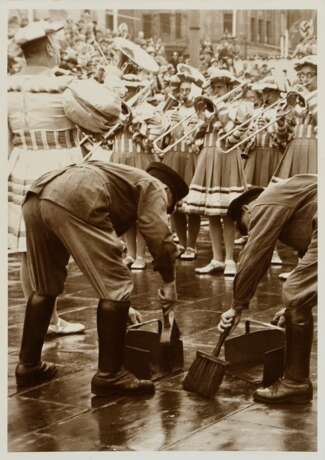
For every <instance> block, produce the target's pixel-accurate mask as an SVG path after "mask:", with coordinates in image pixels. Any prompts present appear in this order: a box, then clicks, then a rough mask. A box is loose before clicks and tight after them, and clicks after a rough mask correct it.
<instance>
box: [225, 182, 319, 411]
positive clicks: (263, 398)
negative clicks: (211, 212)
mask: <svg viewBox="0 0 325 460" xmlns="http://www.w3.org/2000/svg"><path fill="white" fill-rule="evenodd" d="M229 215H230V216H231V217H232V218H233V219H234V220H235V221H236V222H237V224H238V226H239V228H240V230H241V231H242V233H244V234H247V232H248V241H247V244H246V246H245V247H244V249H243V251H242V253H241V256H240V264H239V270H238V273H237V275H236V277H235V280H234V293H233V303H232V306H231V308H230V309H228V310H227V311H225V312H224V313H223V314H222V316H221V320H220V322H219V326H218V328H219V330H220V331H222V330H224V329H225V328H227V327H230V326H231V325H232V324H234V325H236V324H237V323H238V321H239V320H240V316H241V312H242V311H243V310H244V309H247V308H248V307H249V303H250V300H251V299H252V297H253V296H254V293H255V291H256V288H257V286H258V283H259V282H260V280H261V279H262V277H263V276H264V275H265V273H266V270H267V269H268V267H269V266H270V262H271V258H272V252H273V250H274V247H275V244H276V241H277V240H278V239H279V240H280V241H282V242H283V243H285V244H287V245H288V246H291V247H292V248H293V249H295V250H296V251H297V252H298V256H299V257H301V259H299V263H298V265H297V267H296V268H295V269H294V270H293V271H292V272H291V274H290V276H289V277H288V279H287V281H286V282H285V283H284V285H283V303H284V306H285V310H284V311H283V313H284V317H285V330H286V365H285V371H284V378H282V379H281V380H279V381H277V382H276V383H275V384H273V385H271V386H270V387H267V388H260V389H258V390H257V391H256V392H255V393H254V399H255V401H258V402H265V403H271V404H273V403H304V402H308V401H310V400H311V399H312V397H313V387H312V383H311V381H310V380H309V364H310V353H311V347H312V341H313V316H312V308H313V307H315V306H316V305H317V176H316V175H313V174H299V175H296V176H293V177H291V178H289V179H286V180H283V181H280V182H279V183H276V184H272V185H270V186H268V187H267V188H266V189H265V190H264V191H263V189H261V188H254V189H251V190H249V191H248V192H245V193H244V194H242V195H241V196H239V197H238V198H236V199H235V200H234V201H233V202H232V203H231V205H230V208H229ZM278 316H279V315H278Z"/></svg>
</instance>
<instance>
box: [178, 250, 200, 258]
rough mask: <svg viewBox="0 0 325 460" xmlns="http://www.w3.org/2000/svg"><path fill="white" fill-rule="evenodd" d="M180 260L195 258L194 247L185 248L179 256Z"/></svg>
mask: <svg viewBox="0 0 325 460" xmlns="http://www.w3.org/2000/svg"><path fill="white" fill-rule="evenodd" d="M180 259H181V260H194V259H196V250H195V249H194V248H186V249H185V251H184V252H183V254H181V256H180Z"/></svg>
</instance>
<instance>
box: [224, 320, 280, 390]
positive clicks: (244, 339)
mask: <svg viewBox="0 0 325 460" xmlns="http://www.w3.org/2000/svg"><path fill="white" fill-rule="evenodd" d="M251 324H256V325H258V326H262V327H263V329H258V330H254V331H252V330H251V327H250V326H251ZM284 345H285V332H284V329H282V328H280V327H278V326H273V325H272V324H269V323H264V322H261V321H257V320H253V319H247V320H246V321H245V333H244V334H242V335H239V336H237V337H231V338H229V339H227V340H226V341H225V346H224V348H225V359H226V360H227V361H229V363H230V369H232V370H236V369H237V370H243V369H245V368H246V369H247V368H248V367H252V366H256V365H258V364H262V365H263V371H262V376H260V378H259V379H258V382H259V383H260V382H262V383H263V385H269V384H271V383H273V382H274V381H275V380H276V379H277V378H279V377H280V376H281V375H282V373H283V368H284Z"/></svg>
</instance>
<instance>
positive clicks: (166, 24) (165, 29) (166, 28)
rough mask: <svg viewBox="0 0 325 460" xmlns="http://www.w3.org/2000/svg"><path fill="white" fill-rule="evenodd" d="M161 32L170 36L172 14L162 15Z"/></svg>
mask: <svg viewBox="0 0 325 460" xmlns="http://www.w3.org/2000/svg"><path fill="white" fill-rule="evenodd" d="M159 16H160V32H161V33H162V34H167V35H170V14H169V13H160V15H159Z"/></svg>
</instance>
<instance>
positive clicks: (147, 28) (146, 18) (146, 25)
mask: <svg viewBox="0 0 325 460" xmlns="http://www.w3.org/2000/svg"><path fill="white" fill-rule="evenodd" d="M151 25H152V15H151V14H144V15H143V33H144V38H151V36H152V31H151Z"/></svg>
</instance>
